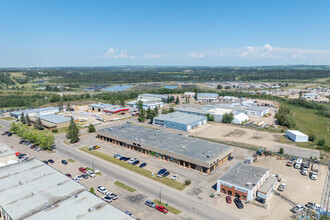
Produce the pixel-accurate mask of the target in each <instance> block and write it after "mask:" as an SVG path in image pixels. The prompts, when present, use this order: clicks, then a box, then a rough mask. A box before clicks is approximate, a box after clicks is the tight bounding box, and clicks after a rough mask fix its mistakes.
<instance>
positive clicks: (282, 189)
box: [278, 183, 286, 191]
mask: <svg viewBox="0 0 330 220" xmlns="http://www.w3.org/2000/svg"><path fill="white" fill-rule="evenodd" d="M285 187H286V184H285V183H281V185H280V186H279V187H278V191H284V189H285Z"/></svg>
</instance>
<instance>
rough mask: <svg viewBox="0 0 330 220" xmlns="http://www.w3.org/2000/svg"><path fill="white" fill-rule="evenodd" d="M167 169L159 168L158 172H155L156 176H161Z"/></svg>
mask: <svg viewBox="0 0 330 220" xmlns="http://www.w3.org/2000/svg"><path fill="white" fill-rule="evenodd" d="M166 171H167V170H166V169H164V168H163V169H161V170H159V171H158V173H157V177H162V176H163V174H164V173H165V172H166Z"/></svg>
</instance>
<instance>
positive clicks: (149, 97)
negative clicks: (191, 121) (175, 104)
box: [138, 94, 168, 102]
mask: <svg viewBox="0 0 330 220" xmlns="http://www.w3.org/2000/svg"><path fill="white" fill-rule="evenodd" d="M140 99H142V100H145V101H153V102H167V99H168V95H163V94H140V95H139V96H138V100H140Z"/></svg>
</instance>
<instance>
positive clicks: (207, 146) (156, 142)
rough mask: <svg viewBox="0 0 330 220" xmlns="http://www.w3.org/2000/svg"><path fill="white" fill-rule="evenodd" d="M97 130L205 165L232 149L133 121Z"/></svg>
mask: <svg viewBox="0 0 330 220" xmlns="http://www.w3.org/2000/svg"><path fill="white" fill-rule="evenodd" d="M97 134H98V135H102V136H105V137H112V138H114V139H117V140H120V141H123V142H126V143H130V142H131V143H136V144H140V145H142V146H143V147H144V148H146V149H148V150H151V151H155V152H158V153H162V154H166V155H168V156H171V157H174V158H177V159H181V160H185V161H189V162H193V163H195V164H197V165H200V166H205V167H209V166H211V165H210V163H213V162H214V161H216V160H217V159H222V158H224V157H226V156H227V155H228V154H230V153H232V147H230V146H227V145H223V144H218V143H213V142H209V141H205V140H200V139H197V138H192V137H188V136H186V135H181V134H177V133H173V132H166V131H164V130H160V129H152V128H146V127H142V126H137V125H133V124H123V125H119V126H114V127H110V128H104V129H101V130H99V131H98V132H97ZM212 165H213V164H212Z"/></svg>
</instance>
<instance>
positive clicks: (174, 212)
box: [153, 199, 182, 215]
mask: <svg viewBox="0 0 330 220" xmlns="http://www.w3.org/2000/svg"><path fill="white" fill-rule="evenodd" d="M153 202H154V203H155V204H156V205H162V206H164V207H165V208H167V209H168V211H169V212H171V213H173V214H175V215H178V214H180V213H182V212H181V211H180V210H179V209H176V208H173V207H171V206H169V205H168V206H166V204H165V203H163V202H162V203H160V201H159V200H157V199H155V200H154V201H153Z"/></svg>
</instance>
